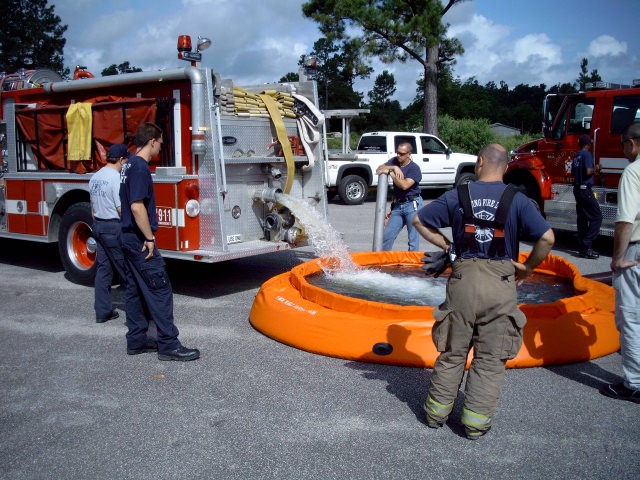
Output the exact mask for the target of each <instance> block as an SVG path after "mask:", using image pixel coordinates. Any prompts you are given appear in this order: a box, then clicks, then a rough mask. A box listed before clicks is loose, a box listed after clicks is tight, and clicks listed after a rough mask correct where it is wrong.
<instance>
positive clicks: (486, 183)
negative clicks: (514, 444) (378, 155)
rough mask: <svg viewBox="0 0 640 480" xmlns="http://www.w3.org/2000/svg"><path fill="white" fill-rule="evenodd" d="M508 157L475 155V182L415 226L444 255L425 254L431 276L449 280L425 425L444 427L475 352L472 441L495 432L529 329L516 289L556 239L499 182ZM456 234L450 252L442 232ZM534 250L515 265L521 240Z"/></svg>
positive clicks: (529, 206)
mask: <svg viewBox="0 0 640 480" xmlns="http://www.w3.org/2000/svg"><path fill="white" fill-rule="evenodd" d="M506 167H507V152H506V150H505V149H504V148H503V147H502V146H501V145H497V144H493V145H488V146H486V147H484V148H483V149H482V150H481V151H480V153H479V154H478V158H477V160H476V166H475V173H476V176H477V178H478V181H477V182H474V183H470V184H468V185H462V186H461V187H458V189H454V190H450V191H448V192H446V193H445V194H444V195H442V196H441V197H439V198H438V199H436V200H435V201H433V202H432V203H430V204H429V205H427V206H425V207H423V208H422V209H421V210H420V211H419V212H418V214H417V215H416V216H415V217H414V219H413V224H414V226H415V227H416V228H417V229H418V231H419V232H420V234H421V235H422V236H423V237H424V238H425V239H426V240H427V241H429V242H430V243H432V244H434V245H436V246H438V247H440V248H441V249H442V250H443V251H442V252H437V253H426V258H425V259H423V260H424V261H425V267H424V269H425V270H426V271H427V273H437V274H439V273H441V272H442V271H443V270H444V268H446V266H447V264H448V263H449V261H451V262H452V272H451V275H450V277H449V280H448V283H447V293H446V300H445V303H443V304H442V305H440V306H439V307H438V308H436V309H434V311H433V316H434V319H435V321H436V323H435V325H434V327H433V333H432V335H433V341H434V344H435V346H436V348H437V350H438V352H440V355H439V356H438V359H437V360H436V363H435V366H434V368H433V374H432V376H431V383H430V386H429V394H428V396H427V399H426V401H425V404H424V409H425V412H426V420H427V425H428V426H429V427H431V428H438V427H441V426H442V425H443V424H444V422H445V421H446V420H447V418H448V416H449V414H450V413H451V411H452V409H453V404H454V401H455V399H456V397H457V395H458V389H459V387H460V384H461V382H462V376H463V374H464V369H465V364H466V361H467V354H468V353H469V349H470V348H471V347H473V350H474V356H473V360H472V362H471V366H470V368H469V375H468V377H467V383H466V387H465V398H464V405H463V409H462V424H463V425H464V428H465V433H466V436H467V438H469V439H476V438H479V437H481V436H482V435H484V434H485V433H487V432H488V431H489V429H490V428H491V419H492V416H493V414H494V412H495V410H496V407H497V405H498V402H499V399H500V394H501V390H502V384H503V381H504V375H505V363H506V361H507V360H508V359H511V358H514V357H515V356H516V355H517V353H518V351H519V350H520V347H521V345H522V328H523V327H524V324H525V322H526V318H525V316H524V314H523V313H522V312H521V311H520V310H519V309H518V306H517V300H516V285H519V284H520V283H522V281H523V280H524V279H525V278H526V277H527V276H529V275H530V274H531V272H532V271H533V269H534V268H535V267H536V266H537V265H538V264H539V263H540V262H541V261H542V260H544V258H545V257H546V256H547V254H548V253H549V252H550V251H551V248H552V246H553V243H554V241H555V238H554V235H553V231H552V230H551V228H550V227H549V224H548V223H547V222H546V221H545V220H544V218H543V217H542V215H541V214H540V212H539V210H538V208H537V206H536V205H535V203H534V202H533V201H532V200H530V199H529V198H527V197H526V196H525V195H524V194H522V193H520V192H519V191H517V190H516V189H515V188H513V187H507V186H506V185H505V184H504V183H503V182H502V177H503V175H504V172H505V169H506ZM446 227H451V229H452V238H453V245H451V244H450V242H449V240H448V239H447V238H446V237H445V236H444V235H442V234H441V233H440V231H439V230H438V229H440V228H446ZM520 235H522V236H523V238H524V239H527V240H532V241H534V242H535V245H534V246H533V250H532V251H531V254H530V255H529V257H528V259H527V260H526V261H525V262H524V263H518V262H517V260H518V253H519V252H518V247H519V236H520Z"/></svg>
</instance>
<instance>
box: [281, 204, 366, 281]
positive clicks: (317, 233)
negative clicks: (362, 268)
mask: <svg viewBox="0 0 640 480" xmlns="http://www.w3.org/2000/svg"><path fill="white" fill-rule="evenodd" d="M277 200H278V202H280V203H281V204H283V205H284V206H285V207H287V208H288V209H289V210H291V212H292V213H293V214H294V215H295V217H296V218H297V219H298V222H299V223H300V224H301V225H302V226H303V227H304V230H305V233H306V235H307V237H308V238H309V242H310V243H311V245H312V246H313V248H314V250H315V251H316V255H317V256H318V257H320V258H322V259H323V263H322V269H323V270H324V271H325V272H332V271H340V272H355V271H356V270H358V269H359V267H358V266H357V265H356V264H355V263H354V261H353V260H352V259H351V256H350V255H349V251H348V248H347V245H346V244H345V243H344V242H343V241H342V239H341V238H340V237H341V236H340V233H338V231H337V230H336V229H335V228H333V227H332V226H331V224H329V223H327V222H326V221H325V220H324V219H322V218H321V217H320V215H319V214H318V212H317V211H316V210H315V209H314V208H313V207H311V206H310V205H309V204H308V203H307V202H305V201H304V200H302V199H299V198H295V197H292V196H290V195H287V194H285V193H278V194H277Z"/></svg>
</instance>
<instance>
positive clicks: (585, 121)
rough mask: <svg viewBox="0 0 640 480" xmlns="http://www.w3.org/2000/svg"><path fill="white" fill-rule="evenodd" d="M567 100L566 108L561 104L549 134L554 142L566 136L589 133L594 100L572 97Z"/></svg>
mask: <svg viewBox="0 0 640 480" xmlns="http://www.w3.org/2000/svg"><path fill="white" fill-rule="evenodd" d="M567 100H568V101H569V102H568V103H569V104H568V105H567V106H566V107H564V105H565V104H563V108H560V111H559V112H558V118H556V120H555V121H554V129H553V131H552V132H551V138H553V139H554V140H560V139H561V138H564V136H565V135H566V134H569V135H577V134H583V133H589V132H590V131H591V120H592V119H593V107H594V105H595V99H593V98H589V99H585V98H581V97H574V98H567Z"/></svg>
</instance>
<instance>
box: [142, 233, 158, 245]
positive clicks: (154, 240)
mask: <svg viewBox="0 0 640 480" xmlns="http://www.w3.org/2000/svg"><path fill="white" fill-rule="evenodd" d="M144 241H145V243H147V242H152V243H156V237H155V235H154V236H153V238H152V239H151V240H149V239H148V238H145V239H144Z"/></svg>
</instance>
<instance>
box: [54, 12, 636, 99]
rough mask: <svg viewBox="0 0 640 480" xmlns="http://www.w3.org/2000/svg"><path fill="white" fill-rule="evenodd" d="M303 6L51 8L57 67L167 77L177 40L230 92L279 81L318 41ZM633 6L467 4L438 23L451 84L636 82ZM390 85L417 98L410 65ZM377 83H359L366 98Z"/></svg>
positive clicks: (396, 67)
mask: <svg viewBox="0 0 640 480" xmlns="http://www.w3.org/2000/svg"><path fill="white" fill-rule="evenodd" d="M303 2H304V0H261V1H259V2H257V1H255V0H182V1H174V2H167V1H158V0H155V1H154V0H138V1H136V0H129V1H124V0H111V1H108V2H106V1H104V0H58V1H51V0H49V4H50V5H54V6H55V12H56V14H58V15H59V16H60V17H61V19H62V23H63V24H67V25H68V26H69V28H68V30H67V32H66V34H65V37H66V39H67V44H66V47H65V51H64V56H65V64H66V65H67V66H69V67H70V69H71V70H73V68H74V67H75V65H85V66H87V67H88V69H89V70H90V71H93V72H94V73H95V74H99V73H100V71H101V70H102V69H103V68H105V67H107V66H109V65H111V64H119V63H122V62H123V61H129V62H130V63H131V64H132V65H134V66H137V67H140V68H142V69H144V70H151V69H161V68H174V67H181V66H184V65H185V63H184V62H181V61H179V60H177V59H176V40H177V37H178V35H180V34H189V35H191V36H192V38H194V39H195V38H197V36H198V35H201V36H206V37H209V38H211V39H212V41H213V46H212V47H211V48H210V49H209V50H207V51H206V52H204V60H203V65H205V66H208V67H211V68H214V69H215V70H216V71H218V72H219V73H220V74H221V76H222V77H223V78H231V79H233V80H234V82H235V83H236V84H238V85H243V84H245V85H247V84H256V83H263V82H267V81H275V80H278V79H279V78H280V77H281V76H282V75H284V74H285V73H287V72H290V71H297V61H298V58H299V57H300V55H301V54H304V53H307V52H308V51H309V50H310V49H311V48H312V46H313V43H314V42H315V41H316V40H317V39H318V38H320V33H319V31H318V29H317V26H316V25H315V23H313V22H312V21H310V20H308V19H305V18H303V16H302V13H301V5H302V3H303ZM639 19H640V0H600V1H598V0H537V1H531V0H472V1H466V2H463V3H461V4H459V5H456V6H454V7H453V8H452V9H451V10H450V11H449V12H448V13H447V15H446V16H445V17H444V20H445V21H446V22H447V23H449V24H450V29H449V32H450V34H451V35H454V36H456V37H458V38H459V39H460V40H461V41H462V43H463V46H464V48H465V53H464V55H462V56H461V57H459V58H458V59H457V64H456V66H455V67H454V75H455V76H457V77H460V78H461V79H462V80H466V79H467V78H469V77H471V76H474V77H475V78H477V79H478V81H479V82H480V83H483V84H484V83H486V82H489V81H494V82H496V83H499V82H500V81H505V82H506V83H507V84H508V85H509V87H511V88H513V87H514V86H516V85H517V84H519V83H527V84H530V85H537V84H540V83H544V84H546V85H547V86H551V85H554V84H556V83H564V82H573V81H575V79H576V78H577V76H578V72H579V69H580V60H581V58H583V57H587V58H588V59H589V69H592V68H597V69H598V72H599V73H600V75H601V76H602V77H603V79H604V80H609V81H613V82H618V83H629V82H631V80H632V79H633V78H640V40H639V36H638V34H637V29H638V20H639ZM372 65H373V66H374V68H375V70H376V72H381V71H382V70H383V69H387V70H389V71H391V72H392V73H393V74H394V76H395V78H396V81H397V92H396V95H395V99H397V100H399V101H400V102H401V104H402V105H403V106H404V105H406V104H407V103H408V102H410V101H411V100H412V99H413V97H414V96H415V88H416V85H415V80H416V79H417V76H418V74H419V73H420V67H419V65H418V64H417V63H415V62H413V63H411V62H410V63H406V64H392V65H383V64H380V63H379V62H377V61H376V60H373V61H372ZM374 79H375V74H374V76H373V77H372V78H370V79H369V80H365V81H362V82H359V83H358V84H357V86H356V87H357V89H358V90H360V91H362V92H364V93H365V96H366V93H367V91H368V90H370V89H371V86H372V84H373V81H374Z"/></svg>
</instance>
